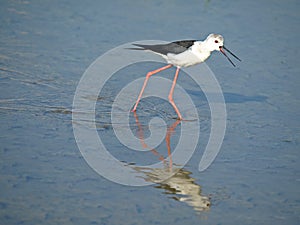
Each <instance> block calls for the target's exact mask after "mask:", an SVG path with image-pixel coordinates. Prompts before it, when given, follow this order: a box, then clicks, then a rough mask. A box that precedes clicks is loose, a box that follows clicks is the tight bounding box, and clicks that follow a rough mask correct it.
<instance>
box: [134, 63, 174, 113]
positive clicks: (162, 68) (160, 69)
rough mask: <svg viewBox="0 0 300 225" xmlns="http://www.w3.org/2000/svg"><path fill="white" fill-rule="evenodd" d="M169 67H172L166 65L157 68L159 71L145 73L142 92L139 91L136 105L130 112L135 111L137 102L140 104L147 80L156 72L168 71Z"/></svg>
mask: <svg viewBox="0 0 300 225" xmlns="http://www.w3.org/2000/svg"><path fill="white" fill-rule="evenodd" d="M170 67H172V65H167V66H164V67H161V68H159V69H157V70H153V71H150V72H148V73H147V75H146V79H145V81H144V84H143V87H142V90H141V92H140V94H139V97H138V99H137V100H136V103H135V105H134V107H133V110H131V112H135V111H136V108H137V106H138V104H139V102H140V100H141V97H142V95H143V92H144V90H145V87H146V86H147V82H148V80H149V78H150V77H151V76H152V75H154V74H156V73H158V72H160V71H163V70H166V69H168V68H170Z"/></svg>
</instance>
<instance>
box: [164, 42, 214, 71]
mask: <svg viewBox="0 0 300 225" xmlns="http://www.w3.org/2000/svg"><path fill="white" fill-rule="evenodd" d="M209 56H210V51H204V50H203V49H201V45H200V43H199V44H196V45H193V46H192V47H191V48H189V49H188V50H186V51H184V52H182V53H180V54H172V53H168V54H167V55H166V56H165V59H166V60H167V62H168V63H170V64H173V65H174V66H178V67H188V66H193V65H196V64H199V63H202V62H204V61H205V60H206V59H207V58H208V57H209Z"/></svg>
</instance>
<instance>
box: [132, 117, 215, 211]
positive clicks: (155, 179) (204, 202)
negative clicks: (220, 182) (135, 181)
mask: <svg viewBox="0 0 300 225" xmlns="http://www.w3.org/2000/svg"><path fill="white" fill-rule="evenodd" d="M134 117H135V120H136V125H137V127H138V130H137V135H138V137H139V139H140V142H141V145H142V147H143V148H148V146H147V144H146V143H145V138H144V131H143V126H142V125H141V124H140V122H139V119H138V116H137V114H136V113H134ZM180 123H181V121H179V120H176V121H175V122H174V123H173V124H171V126H169V127H168V129H167V133H166V136H165V141H166V145H167V151H168V157H167V158H165V157H163V156H162V155H160V154H159V153H158V151H157V150H156V149H152V150H151V152H152V153H153V154H154V155H156V156H157V158H158V160H160V161H162V162H163V164H164V168H149V167H135V166H133V168H134V170H136V171H137V172H139V173H142V174H143V175H145V177H144V179H145V181H147V182H151V183H155V184H157V185H156V186H154V187H155V188H159V189H162V190H164V193H165V194H166V195H168V196H169V197H170V198H172V199H174V200H176V201H179V202H184V203H186V204H188V205H189V206H191V207H193V209H194V210H195V211H196V212H202V211H207V210H209V209H210V206H211V203H210V199H209V197H207V196H203V195H202V194H201V186H200V185H198V184H197V183H195V179H194V178H193V177H192V176H191V175H192V173H191V172H190V171H188V170H187V169H184V168H176V167H175V165H173V162H172V155H171V136H172V134H174V132H175V129H176V127H177V126H178V125H179V124H180Z"/></svg>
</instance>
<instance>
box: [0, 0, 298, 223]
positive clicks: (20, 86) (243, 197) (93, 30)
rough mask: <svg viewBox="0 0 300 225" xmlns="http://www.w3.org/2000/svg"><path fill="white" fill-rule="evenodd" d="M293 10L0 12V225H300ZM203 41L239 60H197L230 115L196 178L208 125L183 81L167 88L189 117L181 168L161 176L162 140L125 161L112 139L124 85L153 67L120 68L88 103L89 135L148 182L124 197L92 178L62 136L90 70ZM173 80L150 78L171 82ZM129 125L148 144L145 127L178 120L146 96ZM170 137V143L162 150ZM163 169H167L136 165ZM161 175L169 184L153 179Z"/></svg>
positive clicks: (115, 5) (143, 6) (250, 6)
mask: <svg viewBox="0 0 300 225" xmlns="http://www.w3.org/2000/svg"><path fill="white" fill-rule="evenodd" d="M299 9H300V4H299V2H298V1H272V3H270V1H260V2H259V3H258V2H255V1H254V2H250V1H234V2H231V3H229V2H225V1H214V0H211V1H203V2H199V1H190V2H189V3H186V2H185V3H184V2H182V1H173V2H165V1H154V2H153V1H152V2H148V1H135V2H127V1H114V2H101V1H84V2H83V1H72V4H70V3H69V1H43V3H40V2H39V1H30V0H29V1H25V0H24V1H21V0H14V1H2V3H1V7H0V18H1V22H0V88H1V99H0V115H1V117H0V119H1V121H0V122H1V132H0V143H1V147H0V151H1V157H0V160H1V162H0V176H1V179H0V188H1V192H0V209H1V211H0V221H1V224H200V223H203V224H298V223H299V220H300V216H299V213H300V203H299V202H300V198H299V196H300V191H299V186H300V179H299V172H300V168H299V165H300V162H299V161H300V160H299V141H300V140H299V131H300V123H299V116H300V111H299V105H300V104H299V103H300V102H299V99H300V92H299V84H300V82H299V81H300V78H299V72H300V69H299V65H298V58H299V51H298V49H299V42H298V41H297V40H298V36H299V33H300V32H299V19H300V16H299ZM211 32H217V33H221V34H222V35H223V36H224V37H225V40H226V45H227V47H228V48H229V49H231V50H232V51H233V52H234V53H235V54H237V55H238V56H239V57H240V58H241V59H242V62H238V63H236V64H237V67H236V68H233V67H232V66H231V65H230V63H228V61H227V60H226V59H225V58H224V57H223V56H222V55H221V54H217V53H213V55H212V57H211V58H210V59H209V60H208V61H207V65H208V66H209V67H210V68H211V70H212V71H213V72H214V74H215V76H216V77H217V79H218V81H219V83H220V86H221V87H222V90H223V93H224V98H225V102H226V109H227V130H226V135H225V139H224V141H223V144H222V148H221V151H220V153H219V154H218V156H217V158H216V160H215V161H214V162H213V163H212V165H211V166H210V167H209V168H208V169H207V170H205V171H204V172H201V173H200V172H199V171H198V165H199V160H200V159H201V157H202V154H203V151H204V149H205V146H206V144H207V142H208V138H209V132H210V126H211V125H210V119H211V115H210V110H209V106H208V103H207V99H206V97H205V95H204V94H203V92H202V91H201V89H200V88H199V86H197V85H196V84H195V82H193V81H192V80H191V79H190V78H189V77H188V76H184V74H181V75H182V76H180V77H179V80H178V83H179V84H180V85H182V87H183V88H185V90H186V91H187V93H188V94H189V95H190V96H191V98H192V100H193V101H194V103H195V105H196V106H197V110H198V113H199V115H200V117H199V121H200V134H201V136H200V141H199V143H198V145H197V150H196V152H195V153H194V154H193V156H192V158H191V160H189V161H188V163H187V164H186V165H185V166H184V168H182V169H180V168H176V166H179V167H180V165H176V162H173V164H174V165H173V167H172V168H171V169H170V158H168V159H165V158H166V157H167V156H168V151H167V149H168V144H167V143H166V140H164V141H163V142H162V143H161V144H160V145H159V146H158V147H157V148H156V149H155V151H154V150H153V151H148V152H133V151H129V150H128V149H127V148H125V147H124V146H123V145H122V144H121V143H120V142H119V141H118V140H117V138H116V137H115V136H114V131H113V128H112V125H113V124H111V121H110V109H111V105H112V103H113V101H114V97H115V96H116V94H117V93H118V91H119V90H121V88H123V87H124V85H125V84H127V82H128V80H134V79H137V78H139V77H143V76H144V75H145V73H147V71H149V70H152V69H156V68H158V67H159V66H161V64H158V63H152V62H151V63H138V64H136V65H132V66H130V67H127V68H124V69H123V70H121V71H118V73H116V74H115V76H114V77H112V79H111V80H110V81H109V82H108V83H107V84H106V86H105V87H104V89H103V91H102V92H101V93H100V96H98V97H97V96H96V97H95V96H90V97H91V98H92V99H94V98H98V99H97V105H96V117H95V119H96V128H97V132H98V134H99V136H101V138H102V140H103V142H104V143H105V144H106V146H109V150H110V152H111V154H112V155H114V156H115V157H117V158H118V159H120V160H121V161H122V162H123V163H124V166H125V167H130V168H132V170H135V171H136V173H137V174H138V176H140V179H145V180H147V181H148V182H155V183H156V184H153V185H150V186H145V187H133V186H124V185H120V184H116V183H113V182H111V181H109V180H107V179H105V178H104V177H102V176H100V175H99V174H97V173H95V171H94V170H93V169H92V168H90V167H89V166H88V164H87V163H86V161H85V160H84V158H83V157H82V155H81V153H80V151H79V149H78V146H77V144H76V141H75V138H74V134H73V129H72V104H73V97H74V93H75V90H76V87H77V85H78V82H79V80H80V78H81V76H82V74H83V73H84V71H85V70H86V69H87V67H88V66H89V65H90V64H91V63H92V62H93V61H94V60H95V59H96V58H97V57H99V56H100V55H102V54H104V53H105V52H107V51H108V50H110V49H112V48H114V47H116V46H118V45H120V44H123V43H127V42H132V41H139V40H150V39H155V40H165V41H169V40H179V39H195V38H200V39H203V38H205V37H206V35H207V34H209V33H211ZM174 72H175V70H174V69H170V70H168V71H166V72H162V73H161V75H162V76H164V77H166V78H168V79H172V76H173V73H174ZM137 114H138V118H139V123H140V124H141V126H138V123H137V122H136V120H135V118H134V115H133V114H131V115H130V126H131V129H132V131H133V133H135V134H136V136H139V134H140V131H141V129H142V130H143V135H144V137H145V138H147V137H148V136H149V135H150V130H149V128H148V126H147V124H148V123H149V121H150V119H151V118H153V117H157V116H159V117H161V118H163V119H164V120H165V122H166V124H167V125H168V126H169V127H170V126H172V124H173V123H174V122H175V121H176V120H174V119H173V118H174V117H175V116H176V114H175V112H174V111H173V109H172V107H171V106H170V105H169V104H168V103H167V102H166V101H163V100H160V99H157V98H146V99H143V100H142V101H141V105H140V106H139V110H138V112H137ZM88 122H89V121H88ZM190 123H191V124H192V123H194V122H193V121H192V122H190ZM117 126H119V127H120V129H121V128H122V127H123V126H124V124H123V122H122V121H121V122H120V124H117ZM155 126H157V127H159V125H155ZM155 126H154V127H155ZM181 126H182V124H181V125H180V124H178V125H177V126H176V127H175V128H174V130H173V131H172V132H171V133H170V144H169V147H170V149H171V150H174V148H175V147H176V145H177V143H178V142H179V137H180V134H181V132H180V128H181ZM141 144H143V143H141ZM187 148H188V146H187ZM162 159H165V163H162V165H164V166H165V167H164V168H160V169H152V170H150V169H148V170H145V169H144V168H141V167H140V165H147V164H151V163H154V162H162V161H163V160H162ZM110 169H111V170H113V169H114V168H110ZM172 169H173V170H176V172H177V171H178V172H177V174H176V175H175V176H173V177H172V178H170V179H167V180H166V179H161V177H165V176H168V175H169V173H170V172H172ZM185 188H187V189H188V190H189V191H186V190H187V189H185Z"/></svg>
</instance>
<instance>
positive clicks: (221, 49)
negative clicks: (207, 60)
mask: <svg viewBox="0 0 300 225" xmlns="http://www.w3.org/2000/svg"><path fill="white" fill-rule="evenodd" d="M219 48H220V52H222V53H223V55H225V57H226V58H227V59H228V61H229V62H230V63H231V64H232V65H233V66H234V67H235V65H234V63H233V62H232V61H231V59H230V58H229V57H228V56H227V54H226V52H225V51H224V50H226V51H227V52H229V53H230V54H231V55H232V56H233V57H234V58H236V59H237V60H239V61H242V60H240V58H239V57H237V56H236V55H235V54H233V53H232V52H231V51H229V49H228V48H225V46H224V45H223V46H220V47H219Z"/></svg>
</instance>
